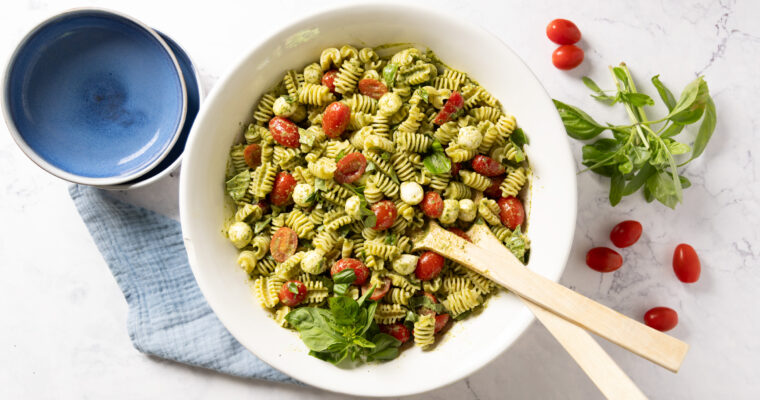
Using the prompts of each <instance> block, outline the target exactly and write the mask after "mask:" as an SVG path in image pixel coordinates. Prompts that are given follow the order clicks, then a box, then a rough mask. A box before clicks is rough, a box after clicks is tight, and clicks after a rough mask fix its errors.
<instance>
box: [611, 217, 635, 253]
mask: <svg viewBox="0 0 760 400" xmlns="http://www.w3.org/2000/svg"><path fill="white" fill-rule="evenodd" d="M641 230H642V229H641V224H640V223H639V221H632V220H628V221H623V222H621V223H619V224H617V225H615V227H614V228H612V232H610V240H612V244H614V245H615V246H617V247H620V248H623V247H628V246H631V245H633V244H634V243H636V242H637V241H638V240H639V238H640V237H641Z"/></svg>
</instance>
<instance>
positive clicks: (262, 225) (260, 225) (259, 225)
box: [253, 215, 272, 233]
mask: <svg viewBox="0 0 760 400" xmlns="http://www.w3.org/2000/svg"><path fill="white" fill-rule="evenodd" d="M271 222H272V216H271V215H267V216H266V218H264V219H262V220H261V221H258V222H256V224H255V225H254V226H253V233H261V232H262V231H263V230H264V229H266V228H267V227H268V226H269V224H270V223H271Z"/></svg>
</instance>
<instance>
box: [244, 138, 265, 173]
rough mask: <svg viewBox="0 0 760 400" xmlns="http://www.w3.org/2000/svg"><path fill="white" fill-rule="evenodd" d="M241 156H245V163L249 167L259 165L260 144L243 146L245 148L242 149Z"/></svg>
mask: <svg viewBox="0 0 760 400" xmlns="http://www.w3.org/2000/svg"><path fill="white" fill-rule="evenodd" d="M243 158H245V163H246V164H248V166H249V167H250V168H254V169H255V168H256V167H258V166H259V165H261V146H259V145H258V144H256V143H251V144H249V145H248V146H246V147H245V150H243Z"/></svg>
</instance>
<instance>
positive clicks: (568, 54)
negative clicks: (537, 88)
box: [552, 44, 583, 70]
mask: <svg viewBox="0 0 760 400" xmlns="http://www.w3.org/2000/svg"><path fill="white" fill-rule="evenodd" d="M582 62H583V50H582V49H581V48H580V47H578V46H576V45H574V44H566V45H562V46H559V47H557V50H554V53H552V64H554V66H555V67H557V68H559V69H563V70H568V69H573V68H575V67H577V66H579V65H581V63H582Z"/></svg>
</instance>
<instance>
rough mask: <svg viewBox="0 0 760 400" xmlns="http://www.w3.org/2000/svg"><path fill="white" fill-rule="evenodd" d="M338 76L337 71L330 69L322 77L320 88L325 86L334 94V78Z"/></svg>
mask: <svg viewBox="0 0 760 400" xmlns="http://www.w3.org/2000/svg"><path fill="white" fill-rule="evenodd" d="M336 75H338V70H337V69H331V70H329V71H327V72H325V73H324V75H322V86H327V87H328V88H330V91H331V92H333V93H335V76H336Z"/></svg>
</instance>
